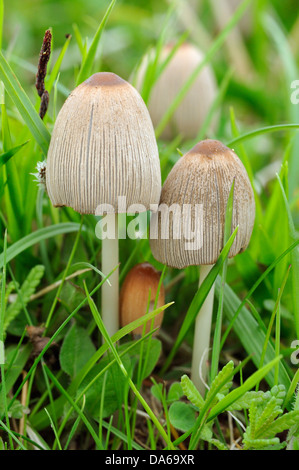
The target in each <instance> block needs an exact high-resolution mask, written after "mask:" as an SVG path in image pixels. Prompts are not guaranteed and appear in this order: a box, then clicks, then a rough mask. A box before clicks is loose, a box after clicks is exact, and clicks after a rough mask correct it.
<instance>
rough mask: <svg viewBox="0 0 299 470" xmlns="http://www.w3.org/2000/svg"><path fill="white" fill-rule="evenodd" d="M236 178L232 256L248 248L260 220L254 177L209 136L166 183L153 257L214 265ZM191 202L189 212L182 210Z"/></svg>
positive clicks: (155, 217)
mask: <svg viewBox="0 0 299 470" xmlns="http://www.w3.org/2000/svg"><path fill="white" fill-rule="evenodd" d="M233 181H235V185H234V199H233V215H232V230H234V229H235V228H236V227H237V226H239V228H238V232H237V235H236V238H235V240H234V243H233V245H232V247H231V250H230V253H229V257H233V256H235V255H237V254H238V253H240V252H242V251H244V250H245V249H246V248H247V246H248V244H249V241H250V238H251V234H252V230H253V226H254V220H255V201H254V193H253V190H252V187H251V184H250V180H249V178H248V175H247V172H246V170H245V167H244V166H243V164H242V162H241V160H240V159H239V158H238V156H237V155H236V154H235V153H234V151H232V150H230V149H229V148H227V147H226V146H224V145H223V144H222V143H221V142H218V141H215V140H205V141H202V142H200V143H198V144H197V145H196V146H195V147H194V148H193V149H192V150H190V151H189V152H188V153H187V154H185V155H184V156H183V157H181V158H180V159H179V160H178V162H177V163H176V164H175V165H174V167H173V168H172V170H171V172H170V173H169V175H168V177H167V179H166V181H165V183H164V185H163V188H162V192H161V198H160V203H159V208H158V211H157V212H156V213H154V214H152V219H151V231H150V232H151V235H150V236H151V238H150V246H151V250H152V254H153V256H154V258H156V260H158V261H159V262H161V263H163V264H166V265H168V266H170V267H173V268H178V269H182V268H185V267H187V266H190V265H198V266H199V265H211V264H214V263H215V262H216V261H217V259H218V257H219V254H220V252H221V250H222V248H223V239H224V225H225V213H226V207H227V201H228V197H229V193H230V190H231V187H232V183H233ZM188 205H189V206H188ZM165 207H167V208H169V209H170V210H169V223H168V224H166V223H165V221H166V218H165V217H164V215H163V211H162V208H165ZM188 207H189V212H188V211H187V210H186V212H183V208H187V209H188ZM184 210H185V209H184ZM164 214H165V213H164ZM184 214H185V215H184ZM192 234H194V240H195V236H196V237H197V242H196V243H195V242H194V240H193V241H192ZM190 242H191V243H190Z"/></svg>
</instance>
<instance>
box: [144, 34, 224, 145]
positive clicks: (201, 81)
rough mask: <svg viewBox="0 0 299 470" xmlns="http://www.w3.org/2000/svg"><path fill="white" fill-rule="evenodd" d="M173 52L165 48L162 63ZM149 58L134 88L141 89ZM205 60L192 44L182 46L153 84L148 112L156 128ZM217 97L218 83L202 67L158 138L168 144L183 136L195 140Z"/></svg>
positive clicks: (215, 121)
mask: <svg viewBox="0 0 299 470" xmlns="http://www.w3.org/2000/svg"><path fill="white" fill-rule="evenodd" d="M172 49H173V46H172V44H167V45H165V46H164V48H163V49H162V52H161V58H160V59H161V63H162V62H163V61H164V60H166V59H167V57H168V56H169V54H170V53H171V51H172ZM149 59H150V55H149V54H147V55H146V56H145V57H144V59H143V61H142V63H141V65H140V68H139V69H138V72H137V80H136V87H137V89H138V90H140V89H141V88H142V83H143V80H144V77H145V72H146V69H147V66H148V62H149ZM203 59H204V53H203V52H202V51H201V50H200V49H198V47H196V46H195V45H193V44H190V43H188V42H185V43H183V44H182V45H181V46H180V47H179V48H178V50H177V51H176V52H175V54H174V56H173V57H172V58H171V60H170V62H169V63H168V64H167V66H166V67H165V69H164V70H163V72H162V73H161V75H160V76H159V78H158V79H157V81H156V82H155V84H154V86H153V88H152V90H151V94H150V97H149V101H148V109H149V112H150V115H151V118H152V121H153V124H154V127H155V128H156V127H157V126H158V124H159V123H160V121H161V119H162V118H163V116H164V114H165V113H166V111H167V110H168V109H169V107H170V106H171V104H172V103H173V101H174V100H175V98H176V97H177V95H178V94H179V93H180V91H181V89H182V88H183V86H184V85H185V83H186V82H187V80H188V79H189V78H190V76H191V75H192V74H193V73H194V71H195V69H196V68H197V67H198V66H199V64H200V63H201V62H202V61H203ZM216 96H217V82H216V78H215V74H214V71H213V69H212V67H211V66H210V65H205V66H204V67H203V69H202V70H201V72H200V73H199V74H198V76H197V77H196V79H195V80H194V82H193V83H192V85H191V87H190V89H189V90H188V92H187V93H186V95H185V96H184V98H183V100H182V101H181V103H180V104H179V106H178V107H177V109H176V110H175V112H174V113H173V115H172V116H171V118H170V120H169V123H168V124H167V125H166V126H165V128H164V130H163V132H162V134H161V136H160V137H161V138H163V139H165V140H171V139H174V138H175V137H177V135H178V134H180V135H182V136H183V137H184V138H185V139H195V138H196V136H197V135H198V133H199V131H200V129H201V127H202V125H203V123H204V121H205V118H206V116H207V114H208V113H209V110H210V108H211V106H212V104H213V102H214V100H215V98H216ZM218 118H219V116H218V114H217V115H215V116H214V118H213V120H212V123H211V126H210V130H215V128H216V126H217V123H218V120H219V119H218Z"/></svg>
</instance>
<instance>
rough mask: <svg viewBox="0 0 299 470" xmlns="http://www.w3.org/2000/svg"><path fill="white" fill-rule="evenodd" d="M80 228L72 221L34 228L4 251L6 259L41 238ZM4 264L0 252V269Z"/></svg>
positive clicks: (12, 257) (13, 256)
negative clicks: (33, 230) (38, 228)
mask: <svg viewBox="0 0 299 470" xmlns="http://www.w3.org/2000/svg"><path fill="white" fill-rule="evenodd" d="M79 228H80V224H76V223H73V222H66V223H62V224H55V225H50V226H49V227H45V228H41V229H40V230H36V231H35V232H33V233H30V234H29V235H27V236H26V237H23V238H21V239H20V240H18V241H17V242H15V243H14V244H13V245H11V246H10V247H9V248H8V249H7V252H6V261H7V263H9V262H10V261H11V260H12V259H14V258H15V257H16V256H18V255H19V254H20V253H22V252H23V251H25V250H27V248H30V247H31V246H33V245H36V244H37V243H39V242H40V241H41V240H46V239H47V238H51V237H56V236H57V235H62V234H66V233H72V232H77V231H78V230H79ZM3 264H4V254H3V253H1V254H0V269H1V268H2V267H3Z"/></svg>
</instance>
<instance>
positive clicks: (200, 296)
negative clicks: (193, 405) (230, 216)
mask: <svg viewBox="0 0 299 470" xmlns="http://www.w3.org/2000/svg"><path fill="white" fill-rule="evenodd" d="M237 231H238V227H236V229H235V230H234V232H233V234H232V235H231V236H230V238H229V240H228V242H227V243H226V245H225V246H224V248H223V250H222V252H221V253H220V256H219V258H218V260H217V261H216V263H215V265H214V266H213V268H212V269H211V271H210V272H209V274H208V275H207V277H206V278H205V280H204V281H203V283H202V284H201V286H200V288H199V289H198V291H197V293H196V294H195V296H194V297H193V300H192V302H191V305H190V307H189V309H188V311H187V313H186V316H185V319H184V321H183V324H182V326H181V329H180V331H179V334H178V336H177V339H176V341H175V343H174V346H173V347H172V349H171V351H170V353H169V355H168V357H167V359H166V361H165V363H164V366H163V367H162V370H161V374H163V373H164V372H165V371H166V370H167V369H168V367H169V366H170V364H171V361H172V359H173V357H174V356H175V354H176V352H177V350H178V348H179V347H180V345H181V344H182V342H183V340H184V338H185V336H186V334H187V332H188V330H189V328H190V327H191V325H192V324H193V323H194V321H195V318H196V315H197V314H198V312H199V310H200V308H201V306H202V304H203V303H204V301H205V299H206V297H207V295H208V293H209V291H210V289H211V287H212V285H213V284H214V282H215V280H216V277H217V275H218V274H219V272H220V269H221V267H222V265H223V263H224V261H225V259H226V258H227V257H228V254H229V251H230V248H231V246H232V244H233V242H234V239H235V237H236V235H237Z"/></svg>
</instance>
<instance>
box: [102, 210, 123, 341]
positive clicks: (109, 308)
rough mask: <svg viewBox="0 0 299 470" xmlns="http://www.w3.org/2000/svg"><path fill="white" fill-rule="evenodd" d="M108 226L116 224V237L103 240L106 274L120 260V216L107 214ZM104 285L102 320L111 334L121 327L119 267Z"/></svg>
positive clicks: (103, 258)
mask: <svg viewBox="0 0 299 470" xmlns="http://www.w3.org/2000/svg"><path fill="white" fill-rule="evenodd" d="M105 217H107V219H106V221H107V226H109V227H113V226H114V233H115V236H114V237H107V238H104V239H103V240H102V272H103V274H105V276H108V274H109V273H110V272H111V271H113V269H114V268H115V267H116V266H117V265H118V264H119V261H118V259H119V258H118V216H117V214H107V215H106V216H105ZM109 281H110V284H111V285H109V283H108V282H107V281H106V282H104V284H103V285H102V320H103V323H104V325H105V328H106V330H107V332H108V334H109V336H112V335H114V333H116V332H117V330H118V328H119V313H118V310H119V269H118V268H117V269H116V270H115V271H114V272H113V274H111V276H110V277H109Z"/></svg>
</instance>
